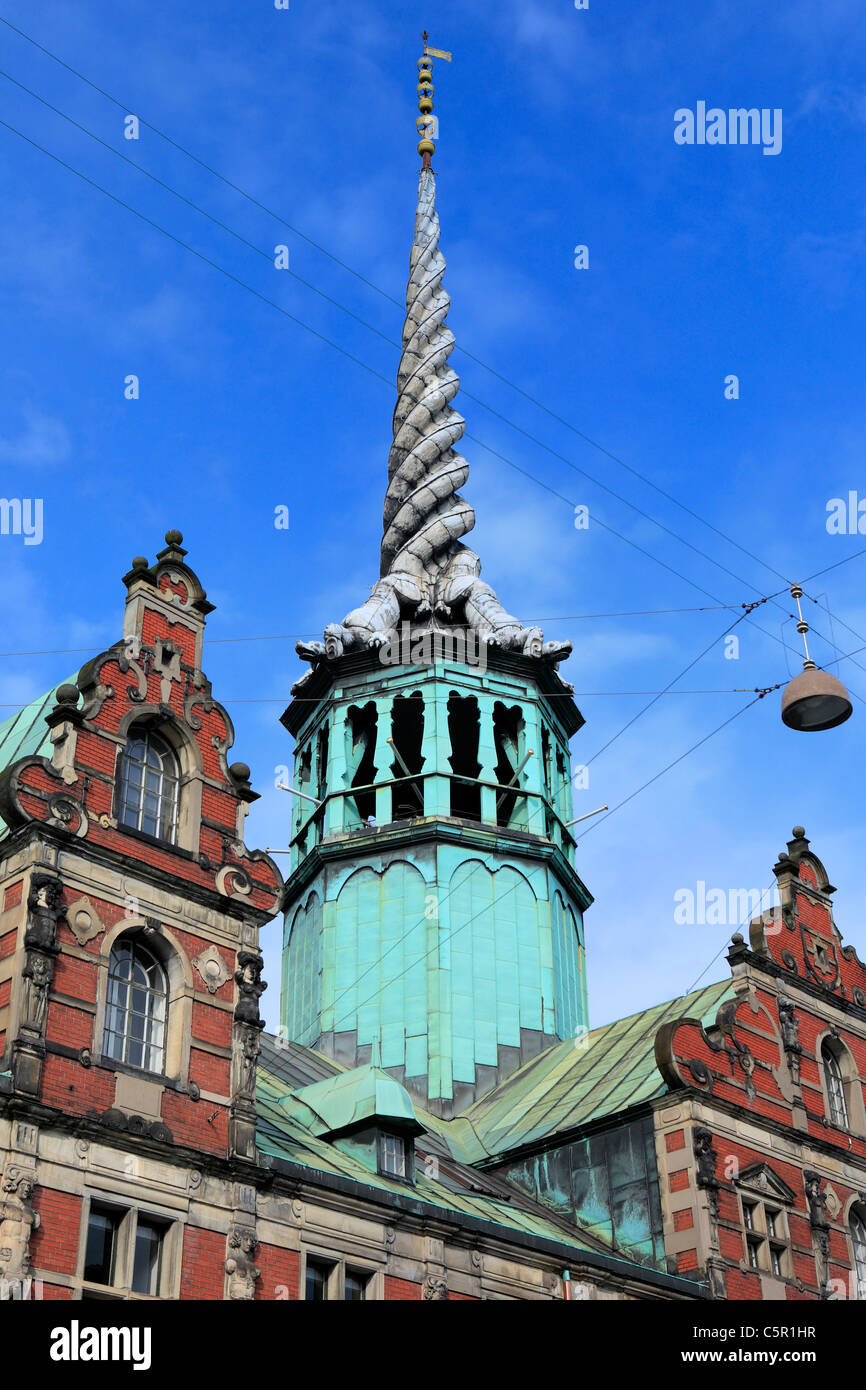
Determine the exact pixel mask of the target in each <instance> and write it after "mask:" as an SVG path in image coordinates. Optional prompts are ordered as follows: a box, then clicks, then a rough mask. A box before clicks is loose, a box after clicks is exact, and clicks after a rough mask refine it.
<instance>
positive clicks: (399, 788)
mask: <svg viewBox="0 0 866 1390" xmlns="http://www.w3.org/2000/svg"><path fill="white" fill-rule="evenodd" d="M423 738H424V700H423V697H422V695H421V693H420V691H415V692H414V694H412V695H410V696H408V698H407V697H406V696H404V695H398V696H397V697H396V699H395V700H394V704H393V707H392V710H391V747H392V749H393V751H394V762H393V763H392V764H391V776H392V777H394V778H409V777H412V776H413V775H414V774H415V773H418V772H420V771H421V769H422V767H423V766H424V758H423V756H422V754H421V746H422V742H423ZM423 814H424V784H423V782H421V781H420V779H419V780H418V781H417V782H416V781H401V782H398V784H397V785H396V786H394V787H392V788H391V819H392V820H406V819H408V817H410V816H423Z"/></svg>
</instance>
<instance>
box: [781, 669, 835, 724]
mask: <svg viewBox="0 0 866 1390" xmlns="http://www.w3.org/2000/svg"><path fill="white" fill-rule="evenodd" d="M851 711H852V705H851V700H850V698H849V696H848V691H847V690H846V689H845V687H844V685H843V684H842V682H841V681H840V680H837V678H836V677H835V676H831V675H830V673H829V671H818V670H816V668H815V666H814V665H813V664H812V663H811V662H807V663H806V665H805V667H804V668H803V670H802V671H801V672H800V674H799V676H795V677H794V679H793V680H792V681H789V682H788V684H787V685H786V686H785V689H784V690H783V691H782V723H783V724H787V726H788V728H789V729H799V730H800V731H801V732H802V733H820V731H821V730H822V729H835V727H836V725H837V724H844V723H845V720H846V719H848V718H849V717H850V715H851Z"/></svg>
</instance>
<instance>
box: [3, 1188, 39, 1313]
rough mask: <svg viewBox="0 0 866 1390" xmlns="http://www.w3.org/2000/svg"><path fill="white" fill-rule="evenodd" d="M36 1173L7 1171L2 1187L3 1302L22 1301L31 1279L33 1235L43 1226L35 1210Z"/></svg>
mask: <svg viewBox="0 0 866 1390" xmlns="http://www.w3.org/2000/svg"><path fill="white" fill-rule="evenodd" d="M35 1186H36V1175H35V1173H31V1172H28V1171H26V1170H23V1169H21V1168H17V1167H10V1168H7V1170H6V1172H5V1174H4V1175H3V1181H2V1184H0V1300H6V1299H9V1298H14V1297H18V1298H20V1297H21V1289H22V1285H23V1284H24V1282H25V1281H26V1280H29V1279H30V1278H31V1268H30V1233H31V1231H32V1230H34V1229H35V1228H36V1227H37V1226H39V1224H40V1219H39V1214H38V1212H34V1210H33V1205H32V1202H33V1191H34V1188H35Z"/></svg>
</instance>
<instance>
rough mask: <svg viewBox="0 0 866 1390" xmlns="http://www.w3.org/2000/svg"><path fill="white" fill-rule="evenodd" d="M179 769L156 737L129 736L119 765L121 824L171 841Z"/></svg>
mask: <svg viewBox="0 0 866 1390" xmlns="http://www.w3.org/2000/svg"><path fill="white" fill-rule="evenodd" d="M177 774H178V767H177V761H176V759H175V756H174V753H173V752H172V750H171V748H170V747H169V746H168V744H167V743H165V742H164V741H163V739H161V738H160V737H159V735H158V734H155V733H151V732H150V731H148V732H147V733H145V734H135V735H132V736H130V738H129V740H128V742H127V745H126V748H125V750H124V754H123V757H122V759H121V764H120V785H119V791H118V805H119V806H120V822H121V824H122V825H128V826H132V827H133V828H134V829H137V830H142V831H144V833H145V834H147V835H153V836H154V837H155V838H163V839H167V840H169V841H173V839H174V832H175V822H176V818H177V817H176V804H177V787H178V775H177Z"/></svg>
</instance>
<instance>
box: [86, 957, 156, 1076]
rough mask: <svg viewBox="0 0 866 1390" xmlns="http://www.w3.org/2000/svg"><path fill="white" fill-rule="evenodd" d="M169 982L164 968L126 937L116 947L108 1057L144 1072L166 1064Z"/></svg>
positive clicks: (105, 1046) (110, 971) (106, 1037)
mask: <svg viewBox="0 0 866 1390" xmlns="http://www.w3.org/2000/svg"><path fill="white" fill-rule="evenodd" d="M166 997H167V989H166V981H165V975H164V974H163V970H162V967H161V965H160V964H159V962H158V961H157V960H155V958H154V957H153V956H152V955H151V954H150V952H149V951H146V950H145V949H144V947H142V946H140V945H139V944H138V942H137V941H134V940H131V939H130V938H128V937H126V938H123V939H121V940H120V941H118V942H117V943H116V945H115V946H114V948H113V950H112V952H111V959H110V962H109V967H108V997H107V1000H106V1009H105V1032H104V1034H103V1042H102V1050H103V1052H104V1053H105V1055H106V1056H107V1057H113V1058H115V1060H116V1061H118V1062H128V1063H129V1064H130V1066H133V1067H141V1068H142V1069H143V1070H144V1071H155V1072H161V1071H162V1070H163V1066H164V1062H165V1015H166Z"/></svg>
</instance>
